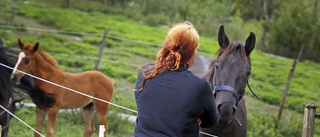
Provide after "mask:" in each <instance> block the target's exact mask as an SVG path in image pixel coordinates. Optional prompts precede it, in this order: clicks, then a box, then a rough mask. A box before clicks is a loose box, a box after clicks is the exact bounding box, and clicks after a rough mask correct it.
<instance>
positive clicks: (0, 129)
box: [0, 125, 2, 137]
mask: <svg viewBox="0 0 320 137" xmlns="http://www.w3.org/2000/svg"><path fill="white" fill-rule="evenodd" d="M1 136H2V125H0V137H1Z"/></svg>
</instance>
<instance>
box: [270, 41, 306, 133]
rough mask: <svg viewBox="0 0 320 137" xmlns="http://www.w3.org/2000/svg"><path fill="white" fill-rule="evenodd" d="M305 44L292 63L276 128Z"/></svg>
mask: <svg viewBox="0 0 320 137" xmlns="http://www.w3.org/2000/svg"><path fill="white" fill-rule="evenodd" d="M303 47H304V46H303V45H302V46H301V47H300V50H299V54H298V57H297V59H295V60H294V61H293V63H292V67H291V69H290V72H289V75H288V79H287V83H286V87H285V89H284V90H283V93H282V94H283V95H282V100H281V102H280V106H279V111H278V117H277V118H278V119H277V123H276V128H278V126H279V122H280V119H281V115H282V110H283V108H284V103H285V102H286V98H287V94H288V90H289V88H290V83H291V79H292V77H293V74H294V70H295V69H296V65H297V63H298V61H299V60H300V58H301V55H302V51H303Z"/></svg>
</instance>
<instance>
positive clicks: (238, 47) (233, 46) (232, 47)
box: [217, 42, 250, 63]
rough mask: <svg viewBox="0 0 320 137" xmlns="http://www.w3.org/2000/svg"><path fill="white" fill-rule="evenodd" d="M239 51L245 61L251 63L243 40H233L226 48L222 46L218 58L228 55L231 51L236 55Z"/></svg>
mask: <svg viewBox="0 0 320 137" xmlns="http://www.w3.org/2000/svg"><path fill="white" fill-rule="evenodd" d="M238 52H240V57H241V59H242V60H244V62H246V63H250V58H249V57H248V56H247V53H246V50H245V46H244V45H243V44H242V43H241V42H231V43H230V44H229V46H227V47H226V48H224V49H222V48H221V49H220V50H219V51H218V53H217V60H219V58H220V57H224V56H227V55H229V54H231V53H233V54H235V55H236V53H238Z"/></svg>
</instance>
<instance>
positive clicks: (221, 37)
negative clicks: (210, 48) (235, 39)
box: [218, 25, 229, 49]
mask: <svg viewBox="0 0 320 137" xmlns="http://www.w3.org/2000/svg"><path fill="white" fill-rule="evenodd" d="M218 42H219V45H220V47H221V48H222V49H224V48H226V47H227V46H228V45H229V39H228V37H227V35H226V33H225V32H224V27H223V25H221V26H220V29H219V33H218Z"/></svg>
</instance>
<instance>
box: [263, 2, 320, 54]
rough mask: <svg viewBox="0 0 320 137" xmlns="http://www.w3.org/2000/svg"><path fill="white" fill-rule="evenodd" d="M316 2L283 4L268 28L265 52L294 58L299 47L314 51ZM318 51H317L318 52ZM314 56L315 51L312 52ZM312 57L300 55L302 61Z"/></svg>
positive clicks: (316, 25)
mask: <svg viewBox="0 0 320 137" xmlns="http://www.w3.org/2000/svg"><path fill="white" fill-rule="evenodd" d="M317 3H318V1H317V0H315V1H314V2H313V3H309V1H306V0H304V1H295V2H284V3H283V5H282V7H283V8H282V10H279V12H278V14H277V16H276V17H275V18H274V20H275V21H274V22H273V23H272V27H271V28H270V37H269V38H268V40H269V45H268V49H267V51H269V52H272V53H275V54H278V55H282V56H286V57H290V58H294V57H295V56H296V55H297V53H298V51H299V49H300V47H301V45H304V47H305V51H306V52H311V51H310V50H314V48H315V47H314V46H315V45H314V44H315V43H318V42H319V40H318V38H317V37H318V34H319V28H320V23H319V15H318V14H317V12H316V10H315V9H318V4H317ZM318 51H319V50H318ZM312 52H313V55H314V54H319V52H318V53H314V52H315V51H312ZM313 55H306V54H302V59H313V60H314V58H312V56H313Z"/></svg>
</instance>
